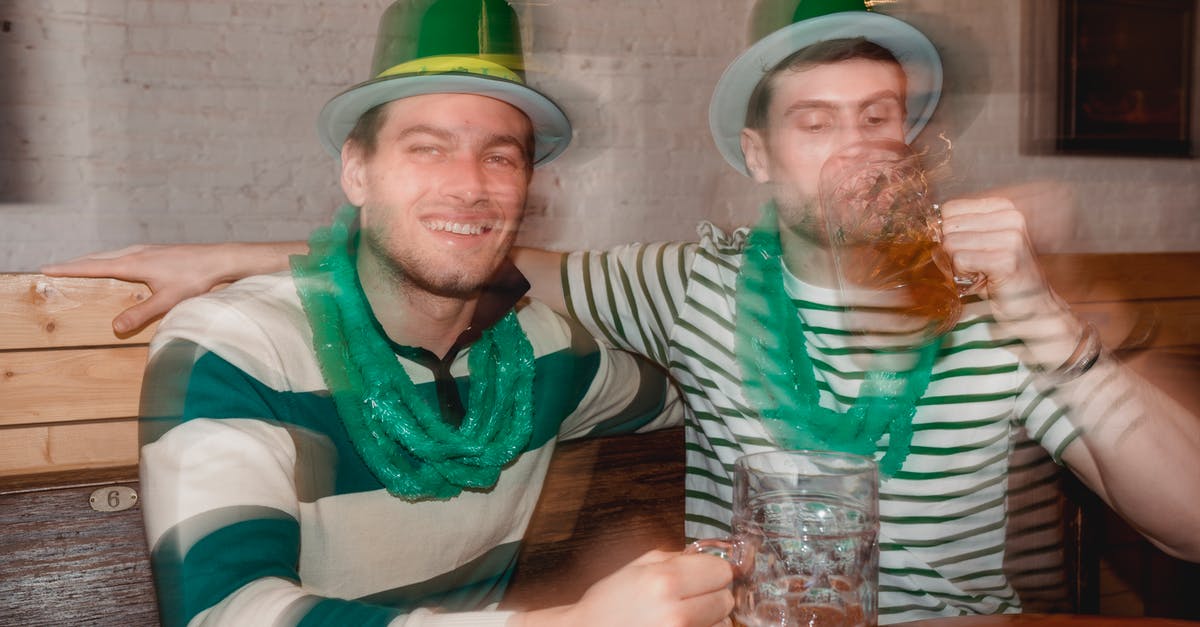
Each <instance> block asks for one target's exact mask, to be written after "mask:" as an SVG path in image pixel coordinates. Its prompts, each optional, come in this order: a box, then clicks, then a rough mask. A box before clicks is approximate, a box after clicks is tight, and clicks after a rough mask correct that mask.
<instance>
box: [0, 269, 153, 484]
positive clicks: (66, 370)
mask: <svg viewBox="0 0 1200 627" xmlns="http://www.w3.org/2000/svg"><path fill="white" fill-rule="evenodd" d="M148 294H149V290H148V289H147V288H146V287H145V286H144V285H141V284H136V283H126V282H123V281H115V280H111V279H69V278H53V277H47V276H43V275H40V274H0V399H3V402H0V477H3V476H14V475H29V474H35V473H44V472H52V471H61V470H73V469H81V468H105V467H116V466H130V465H134V464H136V463H137V410H138V398H139V394H140V389H141V382H142V369H143V368H144V367H145V363H146V350H147V349H146V343H147V342H148V341H149V339H150V337H151V335H153V333H154V326H153V325H152V326H151V327H150V328H147V329H145V330H143V331H142V332H140V333H138V334H137V335H134V336H132V337H128V338H120V337H117V336H116V335H114V334H113V331H112V325H111V321H112V318H113V316H114V315H116V314H117V313H118V312H120V311H121V310H122V309H125V308H126V307H129V306H130V305H133V304H134V303H136V302H137V301H139V300H141V299H143V298H145V297H146V296H147V295H148Z"/></svg>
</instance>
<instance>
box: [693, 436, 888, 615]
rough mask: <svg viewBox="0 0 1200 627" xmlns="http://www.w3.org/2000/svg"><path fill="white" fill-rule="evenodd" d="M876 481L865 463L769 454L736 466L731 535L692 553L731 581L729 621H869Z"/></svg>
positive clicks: (842, 457)
mask: <svg viewBox="0 0 1200 627" xmlns="http://www.w3.org/2000/svg"><path fill="white" fill-rule="evenodd" d="M878 486H879V476H878V471H877V470H876V466H875V462H874V461H873V460H871V459H869V458H867V457H861V456H858V455H851V454H847V453H837V452H826V451H772V452H768V453H757V454H753V455H747V456H744V457H741V458H739V459H738V460H737V462H735V464H734V476H733V489H734V494H733V518H732V529H731V531H732V535H731V536H730V537H729V538H726V539H704V540H699V541H697V542H694V543H692V545H690V546H689V547H688V550H689V551H691V552H702V553H709V554H712V555H717V556H718V557H722V558H724V559H726V560H727V561H729V562H730V563H731V564H733V566H734V568H735V571H736V573H737V575H736V576H735V578H734V584H733V593H734V599H735V607H734V613H733V617H734V619H735V620H736V622H737V624H739V625H742V626H744V627H767V626H771V627H800V626H805V627H842V626H847V627H851V626H853V627H857V626H873V625H875V624H876V617H877V613H878V605H877V594H878V592H877V589H878V570H879V544H878V534H879V498H878V494H879V492H878Z"/></svg>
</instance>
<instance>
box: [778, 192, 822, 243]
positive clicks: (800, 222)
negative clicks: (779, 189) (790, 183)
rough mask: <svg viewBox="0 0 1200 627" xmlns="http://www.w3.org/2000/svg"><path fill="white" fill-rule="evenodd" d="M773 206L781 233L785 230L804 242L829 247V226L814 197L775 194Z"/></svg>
mask: <svg viewBox="0 0 1200 627" xmlns="http://www.w3.org/2000/svg"><path fill="white" fill-rule="evenodd" d="M775 207H776V211H778V215H779V227H780V234H781V235H782V234H783V233H784V232H787V233H789V234H791V235H792V236H793V237H796V238H798V239H800V240H802V241H804V242H806V243H809V244H812V245H814V246H819V247H821V248H829V246H830V243H831V239H830V237H829V228H828V225H826V224H825V219H824V215H823V214H822V213H821V208H820V207H819V206H818V204H817V200H816V199H815V198H811V197H805V196H801V195H799V194H792V195H776V196H775Z"/></svg>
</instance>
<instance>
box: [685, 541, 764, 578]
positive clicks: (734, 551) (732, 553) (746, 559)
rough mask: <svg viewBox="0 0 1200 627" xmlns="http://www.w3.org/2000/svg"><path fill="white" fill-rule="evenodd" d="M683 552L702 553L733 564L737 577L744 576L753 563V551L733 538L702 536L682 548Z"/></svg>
mask: <svg viewBox="0 0 1200 627" xmlns="http://www.w3.org/2000/svg"><path fill="white" fill-rule="evenodd" d="M683 552H684V554H696V553H704V554H706V555H712V556H713V557H719V558H721V559H723V560H725V561H726V562H729V564H730V565H731V566H733V570H734V572H735V573H736V574H737V576H739V577H744V576H745V575H746V574H747V572H748V571H749V569H750V567H751V566H752V565H753V564H754V555H753V551H751V550H749V549H748V548H747V547H746V546H745V545H744V544H742V543H741V542H739V541H738V540H736V539H733V538H704V539H701V540H696V541H695V542H693V543H691V544H689V545H687V546H686V547H684V549H683Z"/></svg>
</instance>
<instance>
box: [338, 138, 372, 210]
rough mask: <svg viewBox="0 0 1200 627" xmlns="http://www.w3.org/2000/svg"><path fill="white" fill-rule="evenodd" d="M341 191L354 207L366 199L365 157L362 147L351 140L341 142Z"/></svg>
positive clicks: (360, 204) (361, 204)
mask: <svg viewBox="0 0 1200 627" xmlns="http://www.w3.org/2000/svg"><path fill="white" fill-rule="evenodd" d="M342 193H344V194H345V195H346V200H348V201H349V202H350V204H352V205H354V206H356V207H361V206H363V203H365V202H366V200H367V168H366V159H365V158H364V157H363V151H362V147H360V146H359V145H358V144H356V143H355V142H352V141H347V142H345V143H343V144H342Z"/></svg>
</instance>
